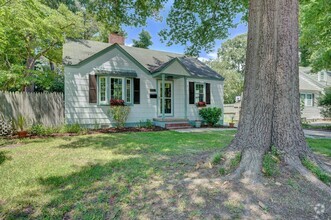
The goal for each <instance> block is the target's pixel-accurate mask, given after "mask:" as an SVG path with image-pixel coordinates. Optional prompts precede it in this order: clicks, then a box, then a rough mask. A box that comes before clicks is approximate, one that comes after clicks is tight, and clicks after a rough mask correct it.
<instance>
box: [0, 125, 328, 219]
mask: <svg viewBox="0 0 331 220" xmlns="http://www.w3.org/2000/svg"><path fill="white" fill-rule="evenodd" d="M234 134H235V131H222V132H205V133H177V132H174V131H163V132H148V133H123V134H96V135H85V136H76V137H58V138H47V139H31V140H30V139H26V140H24V141H21V142H20V141H18V140H12V141H8V140H4V139H0V177H1V178H0V188H1V190H0V219H2V218H5V219H18V218H27V217H29V218H39V219H62V218H64V217H66V216H67V215H70V216H71V217H72V218H74V219H103V218H113V217H116V216H117V217H118V216H120V215H121V214H120V213H123V212H128V213H126V216H132V217H133V218H134V216H135V214H136V212H137V210H132V209H128V210H126V207H128V206H129V205H130V203H132V198H133V197H134V198H138V199H139V198H141V199H143V198H144V194H143V193H141V192H142V191H141V188H142V187H143V186H144V185H146V184H148V183H149V181H150V180H151V179H154V180H158V181H161V182H162V181H164V180H165V179H167V178H168V175H167V173H166V170H167V169H165V167H169V169H170V168H172V166H174V158H176V157H178V156H182V157H183V156H184V158H185V156H187V157H188V158H189V157H190V156H193V155H195V154H197V153H201V152H212V151H216V150H217V149H221V148H223V147H225V146H226V145H227V144H229V143H230V141H231V139H232V138H233V136H234ZM308 141H309V143H310V144H311V145H312V147H313V149H314V150H317V151H318V150H319V146H320V149H321V153H325V154H327V155H329V156H331V154H330V153H331V148H330V144H328V143H330V140H326V139H322V140H317V139H309V140H308ZM327 142H328V143H327ZM176 166H180V164H176ZM179 170H180V169H179ZM178 175H180V173H179V174H178Z"/></svg>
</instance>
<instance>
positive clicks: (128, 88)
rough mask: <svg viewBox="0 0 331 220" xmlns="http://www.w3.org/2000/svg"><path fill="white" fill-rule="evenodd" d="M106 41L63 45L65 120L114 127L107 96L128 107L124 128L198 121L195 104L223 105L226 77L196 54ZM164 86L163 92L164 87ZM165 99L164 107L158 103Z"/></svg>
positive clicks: (117, 39) (114, 39)
mask: <svg viewBox="0 0 331 220" xmlns="http://www.w3.org/2000/svg"><path fill="white" fill-rule="evenodd" d="M109 38H110V43H101V42H96V41H88V40H68V41H67V42H66V43H65V45H64V48H63V50H64V57H63V61H64V65H65V66H64V72H65V118H66V122H67V123H69V124H72V123H79V124H81V125H83V126H87V127H91V126H94V124H98V125H101V126H103V127H108V126H113V125H114V124H113V123H112V120H111V117H110V116H109V108H110V105H109V102H110V100H111V99H122V100H124V101H125V103H126V105H129V106H131V112H130V115H129V118H128V120H127V126H135V125H137V124H138V123H140V122H144V121H146V120H154V123H155V124H157V125H161V126H165V123H172V122H176V123H179V122H183V123H185V122H186V123H187V122H191V123H193V121H194V120H197V119H200V118H199V112H198V108H197V106H196V103H197V102H199V101H204V102H206V103H207V106H208V107H209V106H210V107H214V106H215V107H220V108H222V109H223V82H224V78H223V77H222V76H220V75H219V74H218V73H216V72H215V71H213V70H212V69H211V68H209V67H208V66H207V65H205V64H204V63H202V62H201V61H199V60H198V59H196V58H193V57H187V56H184V55H182V54H176V53H169V52H163V51H155V50H148V49H141V48H135V47H129V46H124V45H123V43H124V38H123V37H121V36H118V35H113V34H112V35H110V37H109ZM162 88H164V90H162ZM162 103H164V105H162Z"/></svg>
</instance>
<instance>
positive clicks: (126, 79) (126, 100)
mask: <svg viewBox="0 0 331 220" xmlns="http://www.w3.org/2000/svg"><path fill="white" fill-rule="evenodd" d="M128 80H129V81H130V102H128V94H127V83H128ZM132 81H133V80H132V78H125V88H124V89H125V93H123V94H124V96H125V97H124V98H125V103H128V104H132V99H133V97H132V93H133V85H132Z"/></svg>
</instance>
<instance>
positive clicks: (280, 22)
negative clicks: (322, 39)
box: [228, 0, 312, 181]
mask: <svg viewBox="0 0 331 220" xmlns="http://www.w3.org/2000/svg"><path fill="white" fill-rule="evenodd" d="M298 34H299V28H298V0H277V1H275V0H250V8H249V21H248V41H247V42H248V45H247V55H246V57H247V58H246V66H245V82H244V95H243V102H242V109H241V116H240V122H239V126H238V132H237V135H236V137H235V139H234V140H233V141H232V143H231V144H230V146H229V147H228V150H229V151H239V152H241V163H240V165H239V167H238V169H237V170H236V171H235V173H234V174H235V176H238V175H240V176H243V177H244V178H247V179H249V180H253V181H255V180H258V177H259V175H260V173H261V170H262V159H263V156H264V154H265V153H266V152H267V151H269V150H270V148H271V146H275V147H276V148H277V149H278V150H279V152H281V155H282V158H283V159H284V162H285V163H287V164H290V165H293V166H294V167H295V168H297V169H296V170H298V171H299V172H301V173H305V174H306V173H307V172H306V171H307V170H305V169H304V167H303V166H302V165H301V161H300V158H302V157H311V156H312V153H311V152H310V149H309V147H308V146H307V144H306V142H305V137H304V133H303V130H302V127H301V124H300V98H299V69H298Z"/></svg>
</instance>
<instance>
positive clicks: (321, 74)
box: [318, 72, 325, 81]
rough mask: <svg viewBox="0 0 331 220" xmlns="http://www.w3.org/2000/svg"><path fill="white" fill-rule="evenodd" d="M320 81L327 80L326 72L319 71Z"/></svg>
mask: <svg viewBox="0 0 331 220" xmlns="http://www.w3.org/2000/svg"><path fill="white" fill-rule="evenodd" d="M318 81H325V73H324V72H319V73H318Z"/></svg>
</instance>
